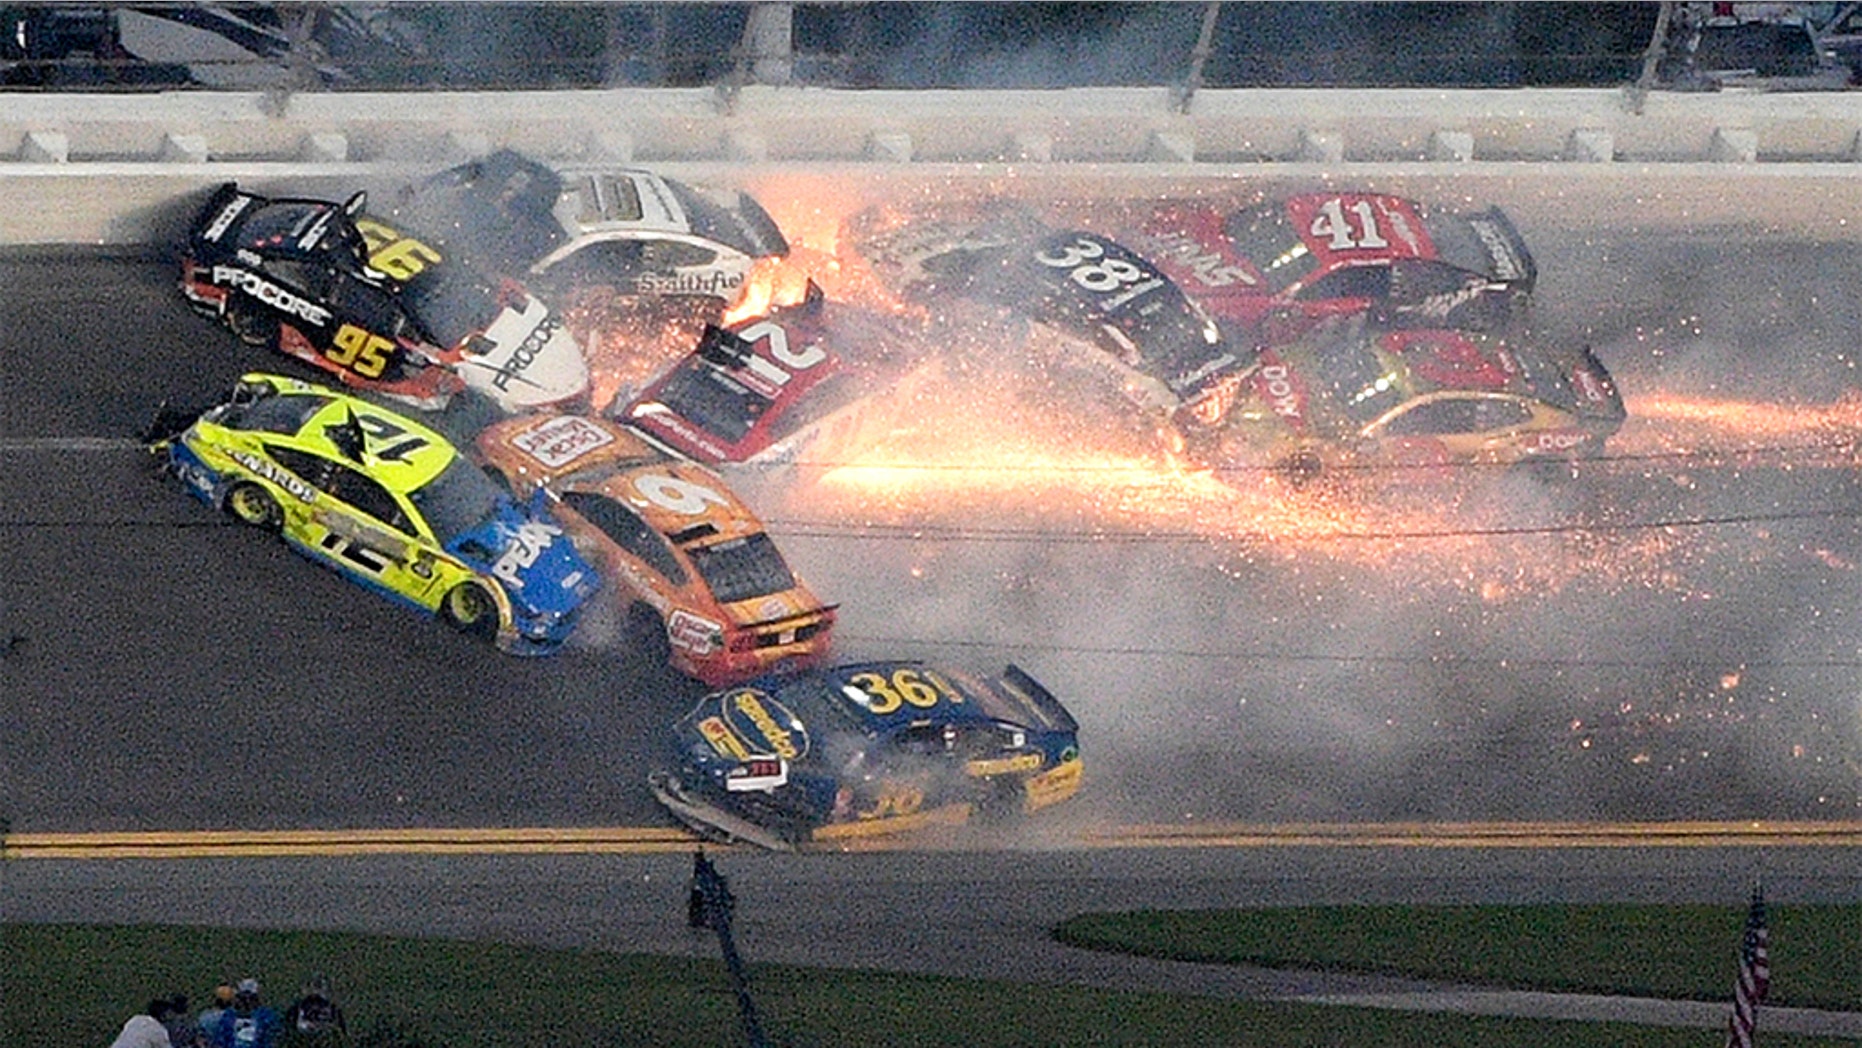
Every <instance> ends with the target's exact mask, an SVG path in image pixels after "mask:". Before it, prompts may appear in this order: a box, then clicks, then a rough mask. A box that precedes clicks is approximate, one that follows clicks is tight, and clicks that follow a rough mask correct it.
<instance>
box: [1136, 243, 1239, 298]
mask: <svg viewBox="0 0 1862 1048" xmlns="http://www.w3.org/2000/svg"><path fill="white" fill-rule="evenodd" d="M1132 246H1133V247H1134V248H1136V249H1137V250H1139V251H1140V252H1142V253H1144V254H1147V255H1151V256H1154V257H1156V258H1157V259H1158V260H1159V261H1160V262H1170V263H1173V264H1175V265H1178V266H1181V267H1183V268H1184V269H1185V270H1187V271H1188V273H1189V276H1190V278H1191V279H1193V280H1195V281H1196V282H1197V283H1198V284H1201V285H1202V286H1203V287H1228V286H1230V285H1232V284H1236V283H1240V284H1249V285H1252V284H1256V283H1259V281H1256V280H1255V279H1254V277H1252V276H1250V275H1249V274H1248V271H1247V270H1245V269H1243V268H1241V267H1240V266H1236V265H1223V264H1222V255H1221V253H1220V252H1218V251H1212V250H1210V249H1209V248H1208V246H1207V245H1205V244H1203V243H1201V242H1199V241H1198V240H1197V239H1196V238H1195V237H1193V236H1190V235H1189V234H1188V233H1180V232H1164V233H1150V234H1145V233H1137V234H1133V235H1132Z"/></svg>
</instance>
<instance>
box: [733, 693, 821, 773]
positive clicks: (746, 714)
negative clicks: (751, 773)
mask: <svg viewBox="0 0 1862 1048" xmlns="http://www.w3.org/2000/svg"><path fill="white" fill-rule="evenodd" d="M766 701H767V702H768V705H767V706H766V705H764V703H765V702H766ZM770 706H774V707H775V708H776V709H777V710H778V711H780V712H781V713H782V719H780V720H778V719H777V718H776V716H775V715H774V714H772V713H770V711H769V707H770ZM724 713H725V715H726V716H727V717H731V719H732V722H733V724H735V723H736V720H737V717H738V716H741V717H742V718H743V720H745V721H748V722H749V725H750V727H752V728H754V729H755V730H756V734H758V735H761V736H762V737H763V741H765V742H767V743H769V748H770V752H772V753H774V754H775V755H776V756H778V757H781V758H783V759H784V760H791V761H792V760H795V759H796V758H798V757H800V756H801V755H802V754H803V753H805V752H807V747H808V735H807V733H806V732H804V731H803V730H802V727H801V725H800V724H798V723H796V720H795V717H794V715H792V714H790V713H789V711H788V710H787V709H784V708H783V706H782V704H781V703H779V702H777V701H776V700H774V699H771V698H769V697H768V696H766V695H763V694H762V693H760V692H755V691H740V692H737V693H735V694H733V695H731V696H730V697H728V698H726V699H725V700H724ZM791 727H792V728H793V730H791ZM744 734H745V735H748V734H750V732H748V731H746V732H744ZM797 735H800V741H799V743H798V741H797Z"/></svg>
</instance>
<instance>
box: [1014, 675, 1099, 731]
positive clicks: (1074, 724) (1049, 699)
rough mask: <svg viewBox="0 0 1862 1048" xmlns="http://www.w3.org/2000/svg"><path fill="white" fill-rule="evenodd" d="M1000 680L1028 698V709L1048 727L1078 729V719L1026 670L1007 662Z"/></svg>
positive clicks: (1059, 729) (1064, 729)
mask: <svg viewBox="0 0 1862 1048" xmlns="http://www.w3.org/2000/svg"><path fill="white" fill-rule="evenodd" d="M1002 680H1003V682H1004V683H1006V684H1008V685H1009V686H1010V687H1011V688H1012V689H1014V691H1015V692H1017V693H1018V694H1020V695H1021V696H1023V697H1024V698H1026V699H1027V700H1028V707H1029V710H1030V711H1031V712H1033V713H1034V714H1035V715H1036V716H1038V717H1040V719H1041V721H1042V722H1043V723H1044V724H1046V725H1047V726H1048V727H1050V728H1053V729H1055V730H1056V731H1067V732H1077V731H1079V730H1080V723H1079V721H1076V720H1074V719H1073V714H1071V713H1068V712H1067V708H1066V707H1065V706H1062V705H1061V704H1060V700H1059V699H1057V698H1055V697H1054V693H1053V692H1051V691H1048V690H1047V687H1046V686H1045V685H1043V684H1042V683H1041V682H1040V681H1038V680H1035V679H1034V678H1033V677H1031V676H1029V675H1028V672H1027V671H1026V670H1024V669H1022V668H1021V667H1020V666H1017V665H1015V664H1014V663H1012V662H1011V663H1009V664H1008V666H1007V668H1005V669H1004V670H1003V671H1002Z"/></svg>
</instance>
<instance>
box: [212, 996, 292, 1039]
mask: <svg viewBox="0 0 1862 1048" xmlns="http://www.w3.org/2000/svg"><path fill="white" fill-rule="evenodd" d="M282 1025H283V1023H281V1022H280V1021H279V1019H278V1009H276V1008H273V1007H271V1006H270V1005H266V1004H262V1003H260V1001H259V981H258V980H257V979H241V980H239V985H238V986H235V987H233V1006H232V1007H231V1008H228V1009H227V1010H226V1012H225V1013H224V1014H222V1015H221V1016H220V1025H219V1026H218V1027H217V1028H216V1029H215V1030H214V1031H213V1048H274V1046H276V1045H277V1043H278V1029H279V1027H280V1026H282Z"/></svg>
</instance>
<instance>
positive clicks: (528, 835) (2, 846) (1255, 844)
mask: <svg viewBox="0 0 1862 1048" xmlns="http://www.w3.org/2000/svg"><path fill="white" fill-rule="evenodd" d="M1013 839H1014V838H1011V837H1005V836H1000V835H993V834H991V835H982V836H973V837H966V836H958V835H956V834H955V833H952V832H936V831H933V832H932V833H930V834H929V835H924V834H918V835H898V836H895V837H890V838H880V837H870V838H865V839H864V840H863V841H862V842H861V844H860V846H859V847H860V850H913V849H921V848H948V847H959V848H962V847H970V848H974V847H977V846H979V845H987V844H988V843H989V842H991V841H995V842H997V843H1008V842H1009V841H1011V840H1013ZM699 843H700V842H699V841H698V840H697V838H695V837H693V836H692V835H691V834H689V833H687V832H685V831H683V830H676V829H661V828H654V827H629V826H619V827H589V828H563V829H557V828H549V827H536V828H528V829H521V828H520V829H487V828H458V829H431V828H428V829H379V830H253V831H246V830H206V831H173V832H146V833H15V834H10V835H8V836H7V837H5V838H4V842H3V843H0V856H3V857H4V858H6V859H188V858H241V857H270V856H291V855H303V856H326V857H328V856H357V855H603V854H610V855H611V854H635V855H644V854H653V853H662V852H688V851H691V850H692V849H693V848H695V847H697V846H698V845H699ZM1025 843H1027V844H1030V845H1032V846H1035V847H1040V848H1049V849H1065V848H1270V847H1386V848H1387V847H1440V848H1476V847H1486V848H1603V847H1641V848H1647V847H1752V846H1768V847H1772V846H1816V847H1826V848H1828V847H1852V848H1862V822H1763V821H1757V822H1644V823H1578V822H1568V823H1567V822H1464V823H1423V822H1416V823H1286V824H1272V825H1269V824H1249V823H1182V824H1152V825H1106V826H1086V827H1079V826H1076V827H1072V828H1067V829H1063V828H1060V827H1045V828H1040V829H1036V830H1034V831H1033V832H1032V833H1031V834H1030V836H1029V838H1028V839H1027V841H1026V842H1025ZM1011 846H1012V845H1011ZM846 847H848V845H847V844H846V843H845V842H842V843H839V844H836V843H834V842H831V841H823V842H821V843H820V844H818V845H816V846H815V849H830V850H840V849H841V848H846ZM804 850H808V849H807V848H805V849H804Z"/></svg>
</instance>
